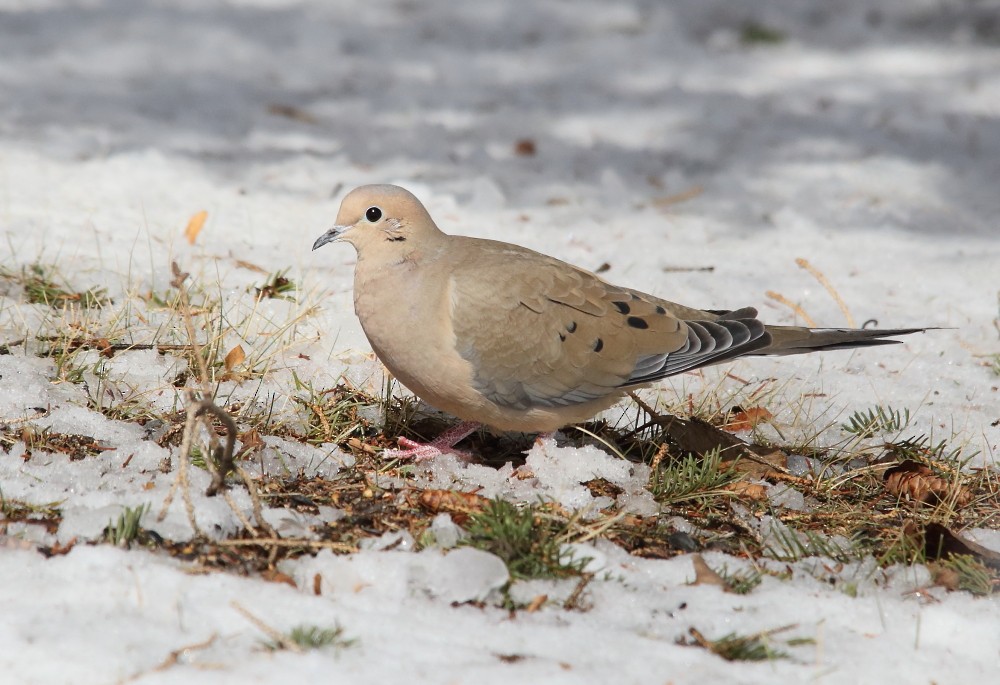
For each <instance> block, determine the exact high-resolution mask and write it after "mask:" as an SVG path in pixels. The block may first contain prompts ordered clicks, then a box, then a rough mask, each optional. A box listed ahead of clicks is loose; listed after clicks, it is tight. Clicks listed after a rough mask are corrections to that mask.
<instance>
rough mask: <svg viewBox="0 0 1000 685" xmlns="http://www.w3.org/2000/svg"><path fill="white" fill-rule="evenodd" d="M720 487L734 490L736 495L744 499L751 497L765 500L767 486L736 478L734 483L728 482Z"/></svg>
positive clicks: (761, 500)
mask: <svg viewBox="0 0 1000 685" xmlns="http://www.w3.org/2000/svg"><path fill="white" fill-rule="evenodd" d="M722 489H723V490H729V491H730V492H734V493H736V495H737V496H739V497H743V498H745V499H752V500H756V501H758V502H763V501H765V500H767V488H766V487H765V486H763V485H761V484H760V483H747V482H746V481H743V480H738V481H736V482H735V483H729V484H728V485H726V486H725V487H723V488H722Z"/></svg>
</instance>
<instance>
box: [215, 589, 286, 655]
mask: <svg viewBox="0 0 1000 685" xmlns="http://www.w3.org/2000/svg"><path fill="white" fill-rule="evenodd" d="M229 606H231V607H232V608H234V609H236V611H238V612H240V613H241V614H243V618H245V619H246V620H248V621H250V623H253V624H254V625H255V626H257V629H258V630H260V631H261V632H262V633H264V634H265V635H267V636H268V637H269V638H271V641H272V642H274V644H275V645H277V646H278V647H279V648H281V649H287V650H290V651H292V652H300V653H301V652H302V651H303V650H302V647H300V646H299V645H297V644H295V643H294V642H293V641H292V640H289V639H288V636H286V635H284V634H282V633H280V632H279V631H278V630H277V629H276V628H272V627H271V626H269V625H268V624H266V623H264V621H263V620H261V619H259V618H257V617H256V616H254V615H253V614H251V613H250V612H249V611H248V610H246V609H244V608H243V606H242V605H240V603H239V602H237V601H235V600H234V601H232V602H230V603H229Z"/></svg>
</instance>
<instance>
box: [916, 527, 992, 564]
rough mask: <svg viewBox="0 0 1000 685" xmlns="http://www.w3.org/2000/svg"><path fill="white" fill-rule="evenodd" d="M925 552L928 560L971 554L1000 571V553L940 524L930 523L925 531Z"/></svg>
mask: <svg viewBox="0 0 1000 685" xmlns="http://www.w3.org/2000/svg"><path fill="white" fill-rule="evenodd" d="M924 552H925V554H926V555H927V558H928V559H947V558H948V557H950V556H952V555H955V554H969V555H971V556H973V557H975V558H976V559H978V560H979V561H980V562H982V563H983V564H985V565H986V566H989V567H990V568H992V569H996V570H998V571H1000V552H995V551H993V550H992V549H990V548H988V547H983V546H982V545H980V544H977V543H975V542H972V541H971V540H966V539H964V538H962V537H959V536H958V535H957V534H955V533H954V532H952V531H951V530H949V529H948V528H946V527H945V526H942V525H941V524H940V523H930V524H928V525H927V528H926V529H925V530H924Z"/></svg>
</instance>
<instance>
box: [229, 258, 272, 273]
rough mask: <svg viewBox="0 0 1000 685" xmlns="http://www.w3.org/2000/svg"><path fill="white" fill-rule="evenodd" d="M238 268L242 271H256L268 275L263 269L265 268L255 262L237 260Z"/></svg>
mask: <svg viewBox="0 0 1000 685" xmlns="http://www.w3.org/2000/svg"><path fill="white" fill-rule="evenodd" d="M236 266H238V267H240V268H241V269H247V270H249V271H256V272H257V273H259V274H266V273H267V270H266V269H263V268H261V267H259V266H257V265H256V264H254V263H253V262H245V261H243V260H242V259H237V260H236Z"/></svg>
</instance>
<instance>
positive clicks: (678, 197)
mask: <svg viewBox="0 0 1000 685" xmlns="http://www.w3.org/2000/svg"><path fill="white" fill-rule="evenodd" d="M703 192H705V189H704V188H702V187H701V186H692V187H691V188H688V189H687V190H682V191H681V192H679V193H674V194H673V195H665V196H663V197H657V198H654V199H653V206H654V207H656V208H657V209H666V208H668V207H670V206H672V205H676V204H680V203H681V202H687V201H688V200H693V199H694V198H696V197H698V196H699V195H701V194H702V193H703Z"/></svg>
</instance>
